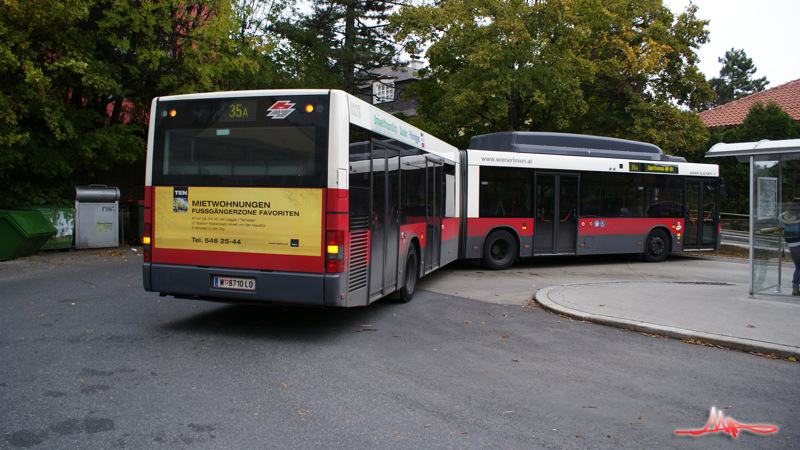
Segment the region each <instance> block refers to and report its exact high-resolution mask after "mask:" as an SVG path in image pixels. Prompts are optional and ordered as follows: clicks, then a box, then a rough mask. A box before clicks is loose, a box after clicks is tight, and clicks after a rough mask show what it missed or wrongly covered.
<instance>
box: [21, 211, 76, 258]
mask: <svg viewBox="0 0 800 450" xmlns="http://www.w3.org/2000/svg"><path fill="white" fill-rule="evenodd" d="M22 209H31V210H34V211H39V212H40V213H42V215H43V216H44V217H45V218H46V219H47V220H48V221H50V223H51V224H52V225H53V228H55V229H56V234H55V236H53V237H51V238H50V239H48V240H47V242H45V243H44V245H43V246H42V248H41V249H42V250H63V249H70V248H72V239H73V238H74V237H75V208H62V207H59V206H31V207H28V208H22Z"/></svg>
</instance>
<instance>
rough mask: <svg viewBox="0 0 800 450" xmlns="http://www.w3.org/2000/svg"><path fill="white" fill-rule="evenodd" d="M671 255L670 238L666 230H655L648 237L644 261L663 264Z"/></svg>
mask: <svg viewBox="0 0 800 450" xmlns="http://www.w3.org/2000/svg"><path fill="white" fill-rule="evenodd" d="M668 253H669V238H668V237H667V233H665V232H664V230H653V231H651V232H650V234H649V235H648V236H647V240H646V241H645V244H644V260H645V261H647V262H661V261H663V260H665V259H666V258H667V254H668Z"/></svg>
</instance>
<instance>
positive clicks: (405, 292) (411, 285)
mask: <svg viewBox="0 0 800 450" xmlns="http://www.w3.org/2000/svg"><path fill="white" fill-rule="evenodd" d="M418 279H419V261H418V260H417V248H416V247H414V246H413V245H412V246H411V247H409V248H408V255H407V256H406V267H405V271H404V272H403V287H401V288H400V298H399V300H400V302H401V303H408V302H410V301H411V298H412V297H414V291H415V290H416V289H417V280H418Z"/></svg>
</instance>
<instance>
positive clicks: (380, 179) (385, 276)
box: [369, 140, 400, 298]
mask: <svg viewBox="0 0 800 450" xmlns="http://www.w3.org/2000/svg"><path fill="white" fill-rule="evenodd" d="M399 159H400V152H399V151H397V150H394V149H391V148H389V147H387V146H385V145H384V144H383V143H380V142H378V141H375V140H374V141H373V147H372V214H371V223H370V233H371V239H370V266H369V269H370V274H369V296H370V298H374V297H375V296H378V295H382V294H383V293H385V292H390V291H393V290H394V289H395V287H396V286H397V258H398V245H399V236H400V218H399V216H398V207H399V195H400V186H399V183H400V173H399V170H400V163H399Z"/></svg>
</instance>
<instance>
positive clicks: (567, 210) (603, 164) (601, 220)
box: [460, 132, 721, 269]
mask: <svg viewBox="0 0 800 450" xmlns="http://www.w3.org/2000/svg"><path fill="white" fill-rule="evenodd" d="M461 162H462V171H463V172H464V176H463V177H462V178H463V179H464V180H465V185H464V187H463V189H464V194H463V197H464V199H465V201H464V203H463V205H462V217H464V218H466V220H465V221H464V222H463V224H462V235H463V241H462V246H461V248H460V253H461V257H463V258H467V259H481V260H482V261H483V262H484V264H485V265H486V266H488V267H490V268H493V269H504V268H507V267H509V266H511V264H513V263H514V261H516V260H517V259H518V258H524V257H530V256H542V255H590V254H595V255H596V254H613V253H639V254H642V255H643V256H644V259H645V260H647V261H661V260H663V259H664V258H666V256H667V254H668V253H670V252H675V253H678V252H683V251H688V250H714V249H717V248H719V211H720V190H721V189H720V188H721V187H720V179H719V168H718V166H716V165H712V164H691V163H687V162H686V160H685V159H683V158H677V157H672V156H668V155H665V154H663V153H662V151H661V149H660V148H658V147H656V146H655V145H652V144H646V143H642V142H634V141H627V140H622V139H613V138H605V137H597V136H583V135H572V134H561V133H531V132H505V133H493V134H488V135H483V136H475V137H473V138H472V139H471V142H470V147H469V149H468V150H466V152H464V153H463V157H462V161H461Z"/></svg>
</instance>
